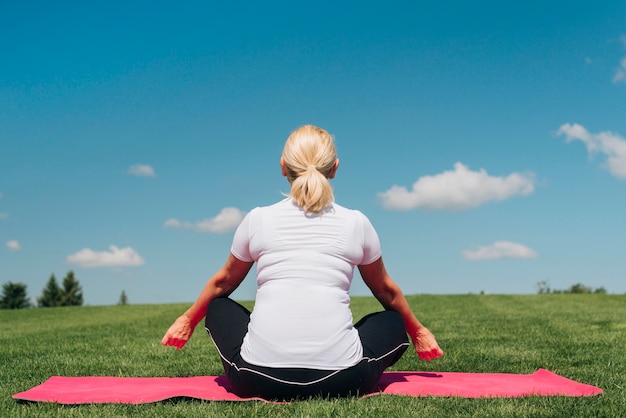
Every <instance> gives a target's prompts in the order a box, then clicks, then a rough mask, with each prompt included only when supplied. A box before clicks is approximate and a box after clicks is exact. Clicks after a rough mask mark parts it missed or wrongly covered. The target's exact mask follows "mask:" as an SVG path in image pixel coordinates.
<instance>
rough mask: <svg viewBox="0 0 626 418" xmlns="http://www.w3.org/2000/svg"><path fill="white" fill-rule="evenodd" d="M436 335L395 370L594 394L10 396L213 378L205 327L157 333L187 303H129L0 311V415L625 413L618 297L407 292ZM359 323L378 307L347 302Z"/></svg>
mask: <svg viewBox="0 0 626 418" xmlns="http://www.w3.org/2000/svg"><path fill="white" fill-rule="evenodd" d="M408 299H409V302H410V303H411V306H412V307H413V309H414V311H415V312H416V313H417V314H418V317H420V318H421V319H422V320H423V322H424V323H425V324H426V325H427V326H428V327H429V328H430V329H431V330H432V331H433V332H434V333H435V335H437V337H438V341H439V343H440V345H441V347H442V348H443V350H444V351H445V356H444V357H443V358H442V359H438V360H435V361H433V362H430V363H426V362H422V361H420V360H418V359H417V356H416V355H415V354H414V353H413V352H411V351H410V350H409V351H407V353H405V355H404V357H403V358H402V359H401V360H400V362H399V363H397V364H396V366H395V367H394V369H395V370H420V371H461V372H502V373H532V372H534V371H535V370H537V369H538V368H545V369H548V370H551V371H553V372H555V373H558V374H560V375H563V376H566V377H568V378H570V379H574V380H577V381H580V382H583V383H588V384H592V385H595V386H599V387H601V388H603V389H604V393H603V394H601V395H598V396H594V397H587V398H570V397H528V398H517V399H460V398H434V397H429V398H409V397H400V396H388V395H385V396H375V397H372V398H367V399H360V400H359V399H341V400H336V399H335V400H323V399H314V400H309V401H302V402H295V403H292V404H289V405H275V404H265V403H261V402H240V403H226V402H202V401H197V400H192V399H178V400H173V401H166V402H161V403H154V404H146V405H81V406H62V405H56V404H37V403H21V402H16V401H15V400H13V399H12V398H11V395H13V394H14V393H17V392H21V391H24V390H26V389H29V388H30V387H32V386H35V385H38V384H40V383H41V382H43V381H45V380H46V379H47V378H48V377H50V376H52V375H65V376H88V375H99V376H104V375H110V376H192V375H214V374H221V373H222V369H221V364H220V362H219V358H218V355H217V352H216V350H215V348H214V347H213V345H212V343H211V341H210V338H209V337H208V336H207V335H206V333H205V331H204V330H203V329H201V328H199V329H197V331H196V334H195V335H194V337H193V338H192V340H191V341H190V342H189V344H188V345H187V346H186V347H185V349H183V350H182V351H176V350H174V349H166V348H164V347H161V345H160V339H161V337H162V334H163V333H164V332H165V330H166V329H167V327H168V326H169V325H170V323H171V322H172V321H173V320H174V319H175V318H176V317H177V316H178V315H179V314H180V313H181V312H182V311H184V309H186V307H187V305H128V306H101V307H74V308H45V309H44V308H41V309H28V310H17V311H7V310H2V311H0V364H1V369H0V382H2V383H1V397H0V415H1V416H3V417H4V416H6V417H45V416H54V417H58V416H60V417H93V416H98V417H119V416H138V417H155V416H168V417H199V416H232V417H248V416H250V417H255V416H260V417H291V416H296V417H309V416H310V417H326V416H328V417H330V416H332V417H357V416H363V417H378V416H385V417H405V416H420V417H439V416H441V417H453V416H462V417H501V416H520V417H526V416H528V417H541V416H546V417H548V416H550V417H552V416H563V417H592V416H593V417H623V416H626V352H625V347H626V295H601V294H582V295H576V294H546V295H510V296H509V295H452V296H448V295H432V296H431V295H420V296H409V297H408ZM352 309H353V312H354V316H355V319H358V318H360V317H361V316H363V315H364V314H366V313H368V312H371V311H375V310H379V309H380V308H379V305H378V303H377V302H376V301H375V299H373V298H366V297H362V298H354V299H353V303H352Z"/></svg>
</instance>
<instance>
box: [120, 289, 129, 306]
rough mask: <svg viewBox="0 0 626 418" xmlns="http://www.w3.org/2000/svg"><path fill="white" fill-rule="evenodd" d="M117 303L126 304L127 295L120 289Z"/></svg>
mask: <svg viewBox="0 0 626 418" xmlns="http://www.w3.org/2000/svg"><path fill="white" fill-rule="evenodd" d="M117 304H118V305H128V296H126V291H125V290H122V294H121V295H120V300H119V301H118V302H117Z"/></svg>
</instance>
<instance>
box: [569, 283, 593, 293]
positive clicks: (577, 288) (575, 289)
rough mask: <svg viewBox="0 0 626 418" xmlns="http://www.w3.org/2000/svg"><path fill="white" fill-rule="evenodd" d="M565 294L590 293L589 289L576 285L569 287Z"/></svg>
mask: <svg viewBox="0 0 626 418" xmlns="http://www.w3.org/2000/svg"><path fill="white" fill-rule="evenodd" d="M565 293H591V288H590V287H589V286H585V285H584V284H582V283H576V284H575V285H572V286H570V288H569V289H568V290H566V291H565Z"/></svg>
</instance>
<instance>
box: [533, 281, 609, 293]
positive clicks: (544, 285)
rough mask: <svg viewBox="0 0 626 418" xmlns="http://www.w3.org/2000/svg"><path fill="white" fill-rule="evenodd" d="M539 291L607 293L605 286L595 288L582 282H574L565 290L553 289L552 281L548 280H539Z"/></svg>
mask: <svg viewBox="0 0 626 418" xmlns="http://www.w3.org/2000/svg"><path fill="white" fill-rule="evenodd" d="M537 293H538V294H540V295H541V294H544V293H601V294H605V293H607V291H606V289H605V288H604V287H598V288H595V289H594V288H592V287H590V286H586V285H584V284H582V283H576V284H573V285H571V286H570V287H569V288H567V289H564V290H559V289H551V288H550V282H548V281H547V280H542V281H540V282H537Z"/></svg>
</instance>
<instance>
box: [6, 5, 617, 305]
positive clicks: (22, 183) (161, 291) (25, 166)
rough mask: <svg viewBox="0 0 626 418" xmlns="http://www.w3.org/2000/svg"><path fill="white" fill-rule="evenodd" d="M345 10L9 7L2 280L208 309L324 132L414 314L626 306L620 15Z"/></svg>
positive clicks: (89, 296) (247, 287)
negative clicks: (287, 160)
mask: <svg viewBox="0 0 626 418" xmlns="http://www.w3.org/2000/svg"><path fill="white" fill-rule="evenodd" d="M250 3H252V2H250ZM336 3H337V2H323V1H322V2H314V3H307V4H306V5H297V4H296V3H294V2H270V3H267V2H265V3H263V4H262V5H261V4H260V3H256V4H235V3H233V4H229V5H227V4H223V2H222V3H219V4H218V3H213V2H182V3H180V2H179V3H177V4H174V3H165V2H158V1H157V2H154V1H153V2H132V3H131V4H129V2H120V1H107V2H99V1H95V2H88V3H85V2H69V1H59V2H54V3H50V2H43V1H24V2H2V3H0V50H1V51H2V58H1V60H2V61H1V65H0V244H1V247H0V282H2V283H5V282H8V281H12V282H22V283H25V284H27V285H28V293H29V295H30V296H31V297H32V298H35V297H37V296H39V295H40V294H41V290H42V289H43V287H44V286H45V284H46V282H47V280H48V278H49V277H50V275H51V274H52V273H54V274H55V275H56V277H57V278H58V279H59V280H60V279H62V278H63V277H64V275H65V274H66V272H67V271H69V270H74V272H75V274H76V277H77V279H78V280H79V281H80V283H81V284H82V286H83V290H84V295H85V302H86V303H88V304H91V305H102V304H114V303H116V302H117V300H118V299H119V295H120V294H121V292H122V290H125V291H126V293H127V295H128V298H129V301H130V303H168V302H184V301H192V300H194V299H195V297H196V295H197V293H198V292H199V290H200V289H201V288H202V286H203V285H204V282H205V280H206V279H207V278H208V277H210V276H211V275H212V274H213V272H214V271H216V270H217V269H218V268H219V267H221V265H222V264H223V262H224V260H225V259H226V256H227V255H228V251H229V249H230V242H231V238H232V232H233V229H234V227H236V225H237V222H238V221H239V220H240V219H241V216H242V215H243V214H244V213H245V212H247V211H249V210H250V209H252V208H254V207H255V206H261V205H267V204H271V203H273V202H275V201H277V200H279V199H281V198H282V195H281V192H287V191H288V183H287V182H286V181H285V180H284V178H282V177H281V175H280V168H279V165H278V160H279V157H280V153H281V150H282V146H283V143H284V141H285V139H286V138H287V136H288V135H289V133H290V132H291V131H292V130H293V129H295V128H297V127H298V126H300V125H302V124H305V123H312V124H316V125H319V126H322V127H324V128H326V129H327V130H328V131H329V132H331V133H332V134H333V135H334V136H335V139H336V143H337V147H338V151H339V158H340V160H341V165H340V168H339V171H338V173H337V177H336V179H335V180H333V186H334V188H335V195H336V199H337V202H338V203H340V204H342V205H344V206H347V207H352V208H356V209H359V210H361V211H362V212H364V213H365V214H366V215H367V216H368V217H369V218H370V220H371V221H372V223H373V224H374V226H375V227H376V229H377V231H378V233H379V235H380V238H381V242H382V245H383V254H384V259H385V263H386V265H387V268H388V270H389V272H390V273H391V275H392V277H393V278H394V279H395V280H396V281H397V282H398V283H399V284H400V286H401V287H402V288H403V290H404V291H405V293H407V294H419V293H469V292H471V293H478V292H481V291H484V292H487V293H535V292H536V284H537V282H539V281H543V280H547V281H548V282H549V283H550V286H551V287H552V288H555V289H566V288H568V287H569V286H571V285H573V284H575V283H583V284H585V285H587V286H591V287H593V288H597V287H604V288H606V289H607V290H608V291H609V292H611V293H624V292H626V280H625V276H626V263H625V261H624V260H626V222H625V220H626V139H625V138H626V3H624V2H622V1H607V2H592V1H580V2H565V1H562V2H561V1H555V2H535V1H529V2H523V3H522V4H513V3H511V2H495V1H492V2H488V1H476V2H465V1H459V2H436V4H431V3H433V2H428V3H426V2H394V1H387V2H346V3H344V4H336ZM254 288H255V285H254V275H253V274H251V276H250V277H248V279H247V280H246V281H245V282H244V283H243V284H242V286H241V287H240V289H238V290H237V293H236V294H235V296H236V297H238V298H240V299H253V297H254ZM353 294H357V295H364V294H368V291H367V288H366V287H365V286H364V285H363V284H362V282H361V281H360V279H359V278H358V276H357V277H356V278H355V282H354V285H353Z"/></svg>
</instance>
